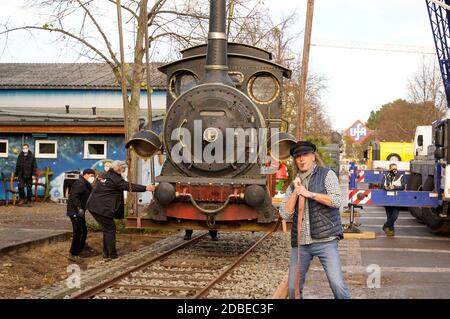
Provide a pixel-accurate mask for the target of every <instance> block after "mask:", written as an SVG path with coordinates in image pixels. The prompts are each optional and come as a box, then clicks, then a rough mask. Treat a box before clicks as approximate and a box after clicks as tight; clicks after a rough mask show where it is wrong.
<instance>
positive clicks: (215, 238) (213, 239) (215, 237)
mask: <svg viewBox="0 0 450 319" xmlns="http://www.w3.org/2000/svg"><path fill="white" fill-rule="evenodd" d="M211 240H212V241H218V240H219V238H218V237H217V236H214V237H211Z"/></svg>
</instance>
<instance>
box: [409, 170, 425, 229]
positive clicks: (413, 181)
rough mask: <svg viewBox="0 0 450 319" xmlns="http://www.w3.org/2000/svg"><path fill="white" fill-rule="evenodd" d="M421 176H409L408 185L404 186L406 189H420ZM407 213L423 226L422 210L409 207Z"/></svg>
mask: <svg viewBox="0 0 450 319" xmlns="http://www.w3.org/2000/svg"><path fill="white" fill-rule="evenodd" d="M421 184H422V176H421V175H420V174H415V173H413V174H411V176H410V177H409V180H408V183H407V184H406V187H407V188H406V189H407V190H410V191H418V190H420V189H421ZM409 212H410V213H411V215H412V216H414V217H415V218H416V219H417V221H418V222H419V223H421V224H423V220H422V209H421V208H420V207H409Z"/></svg>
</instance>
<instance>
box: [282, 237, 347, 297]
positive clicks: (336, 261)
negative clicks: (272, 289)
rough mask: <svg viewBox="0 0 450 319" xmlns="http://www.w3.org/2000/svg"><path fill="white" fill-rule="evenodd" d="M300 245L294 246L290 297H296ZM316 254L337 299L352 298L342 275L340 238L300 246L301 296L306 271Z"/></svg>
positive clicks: (290, 271) (290, 266) (290, 268)
mask: <svg viewBox="0 0 450 319" xmlns="http://www.w3.org/2000/svg"><path fill="white" fill-rule="evenodd" d="M297 254H298V247H292V251H291V262H290V264H289V279H288V294H289V299H294V298H295V286H296V285H295V279H296V278H295V277H296V276H295V273H296V269H297ZM314 256H317V257H319V260H320V262H321V264H322V266H323V269H324V270H325V274H326V275H327V278H328V282H329V284H330V287H331V290H332V291H333V295H334V298H335V299H350V293H349V291H348V289H347V287H346V286H345V283H344V276H343V275H342V268H341V259H340V256H339V250H338V240H337V239H335V240H333V241H330V242H326V243H314V244H310V245H301V246H300V266H301V267H300V298H303V294H302V292H303V286H304V284H305V278H306V273H307V272H308V269H309V265H310V264H311V260H312V259H313V257H314Z"/></svg>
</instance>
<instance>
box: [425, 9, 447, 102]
mask: <svg viewBox="0 0 450 319" xmlns="http://www.w3.org/2000/svg"><path fill="white" fill-rule="evenodd" d="M425 2H426V4H427V9H428V16H429V18H430V23H431V31H432V32H433V39H434V44H435V46H436V54H437V57H438V60H439V68H440V70H441V75H442V81H443V82H444V89H445V96H446V98H447V108H449V109H450V52H449V45H450V0H425Z"/></svg>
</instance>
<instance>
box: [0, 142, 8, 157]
mask: <svg viewBox="0 0 450 319" xmlns="http://www.w3.org/2000/svg"><path fill="white" fill-rule="evenodd" d="M0 157H8V140H0Z"/></svg>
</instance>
